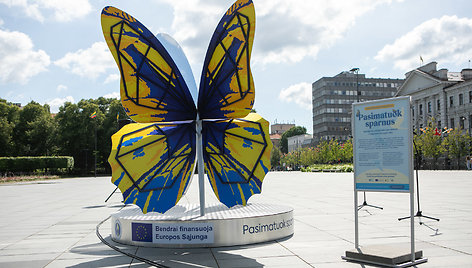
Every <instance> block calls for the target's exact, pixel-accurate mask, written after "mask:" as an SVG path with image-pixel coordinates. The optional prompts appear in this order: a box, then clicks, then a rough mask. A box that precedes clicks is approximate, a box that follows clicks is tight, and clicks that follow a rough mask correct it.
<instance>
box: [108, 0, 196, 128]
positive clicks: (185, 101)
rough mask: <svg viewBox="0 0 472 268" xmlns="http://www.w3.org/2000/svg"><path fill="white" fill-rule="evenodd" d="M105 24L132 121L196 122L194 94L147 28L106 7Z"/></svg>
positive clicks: (124, 101)
mask: <svg viewBox="0 0 472 268" xmlns="http://www.w3.org/2000/svg"><path fill="white" fill-rule="evenodd" d="M101 20H102V29H103V35H104V37H105V40H106V43H107V45H108V47H109V49H110V51H111V53H112V54H113V57H114V58H115V61H116V63H117V65H118V68H119V69H120V73H121V79H120V80H121V83H120V88H121V90H120V95H121V103H122V104H123V107H124V108H125V111H126V113H127V114H128V115H129V116H130V118H131V119H133V120H134V121H136V122H140V123H147V122H164V121H165V122H172V121H182V120H192V119H195V116H196V107H195V103H194V101H193V99H192V96H191V93H190V92H189V89H188V86H187V84H186V83H185V79H184V78H183V77H182V74H181V73H180V71H179V69H178V67H177V65H176V64H175V62H174V60H173V59H172V57H171V56H170V55H169V53H168V51H167V50H166V49H165V47H164V46H163V44H162V43H161V42H160V41H159V40H158V39H157V38H156V37H155V36H154V35H153V34H152V33H151V32H150V31H149V30H148V29H147V28H146V27H145V26H144V25H143V24H141V23H140V22H139V21H137V20H136V19H135V18H133V17H132V16H130V15H129V14H127V13H126V12H124V11H121V10H119V9H117V8H115V7H110V6H109V7H105V8H104V9H103V10H102V15H101Z"/></svg>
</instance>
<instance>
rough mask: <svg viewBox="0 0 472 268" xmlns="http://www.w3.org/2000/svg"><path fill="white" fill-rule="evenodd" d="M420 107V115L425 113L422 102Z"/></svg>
mask: <svg viewBox="0 0 472 268" xmlns="http://www.w3.org/2000/svg"><path fill="white" fill-rule="evenodd" d="M419 109H420V111H419V113H420V115H423V104H420V107H419Z"/></svg>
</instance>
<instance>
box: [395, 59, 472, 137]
mask: <svg viewBox="0 0 472 268" xmlns="http://www.w3.org/2000/svg"><path fill="white" fill-rule="evenodd" d="M436 66H437V62H431V63H428V64H426V65H424V66H421V67H419V68H417V69H414V70H412V71H410V72H408V73H406V74H405V76H406V79H405V82H404V83H403V84H402V85H401V86H400V87H399V89H398V91H397V94H396V95H397V96H406V95H409V96H411V97H412V105H413V122H414V123H413V124H414V127H415V129H419V128H421V127H423V126H427V124H428V122H429V121H431V119H432V118H434V119H435V121H436V123H437V127H438V128H444V127H448V128H460V129H463V130H464V131H469V133H470V131H471V128H472V125H471V121H472V69H463V70H462V71H461V72H449V71H448V70H447V69H440V70H437V69H436Z"/></svg>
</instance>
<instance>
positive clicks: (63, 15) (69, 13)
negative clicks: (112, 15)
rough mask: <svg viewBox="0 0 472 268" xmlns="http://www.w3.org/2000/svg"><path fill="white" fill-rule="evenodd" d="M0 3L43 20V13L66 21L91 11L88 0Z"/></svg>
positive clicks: (3, 0) (0, 0) (8, 1)
mask: <svg viewBox="0 0 472 268" xmlns="http://www.w3.org/2000/svg"><path fill="white" fill-rule="evenodd" d="M0 4H5V5H7V6H8V7H19V8H22V9H23V12H24V13H25V14H26V16H28V17H31V18H33V19H35V20H38V21H41V22H43V21H44V20H45V15H44V13H51V12H52V14H53V15H52V17H53V18H54V19H55V20H56V21H60V22H66V21H72V20H74V19H78V18H82V17H84V16H86V15H87V14H89V13H90V12H91V11H92V6H91V5H90V3H89V1H88V0H0Z"/></svg>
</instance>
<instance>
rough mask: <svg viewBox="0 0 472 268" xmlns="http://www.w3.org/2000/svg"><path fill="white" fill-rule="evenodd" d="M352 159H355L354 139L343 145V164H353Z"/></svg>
mask: <svg viewBox="0 0 472 268" xmlns="http://www.w3.org/2000/svg"><path fill="white" fill-rule="evenodd" d="M352 157H353V147H352V139H349V140H347V141H345V142H344V143H343V144H342V145H341V162H343V163H352Z"/></svg>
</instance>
